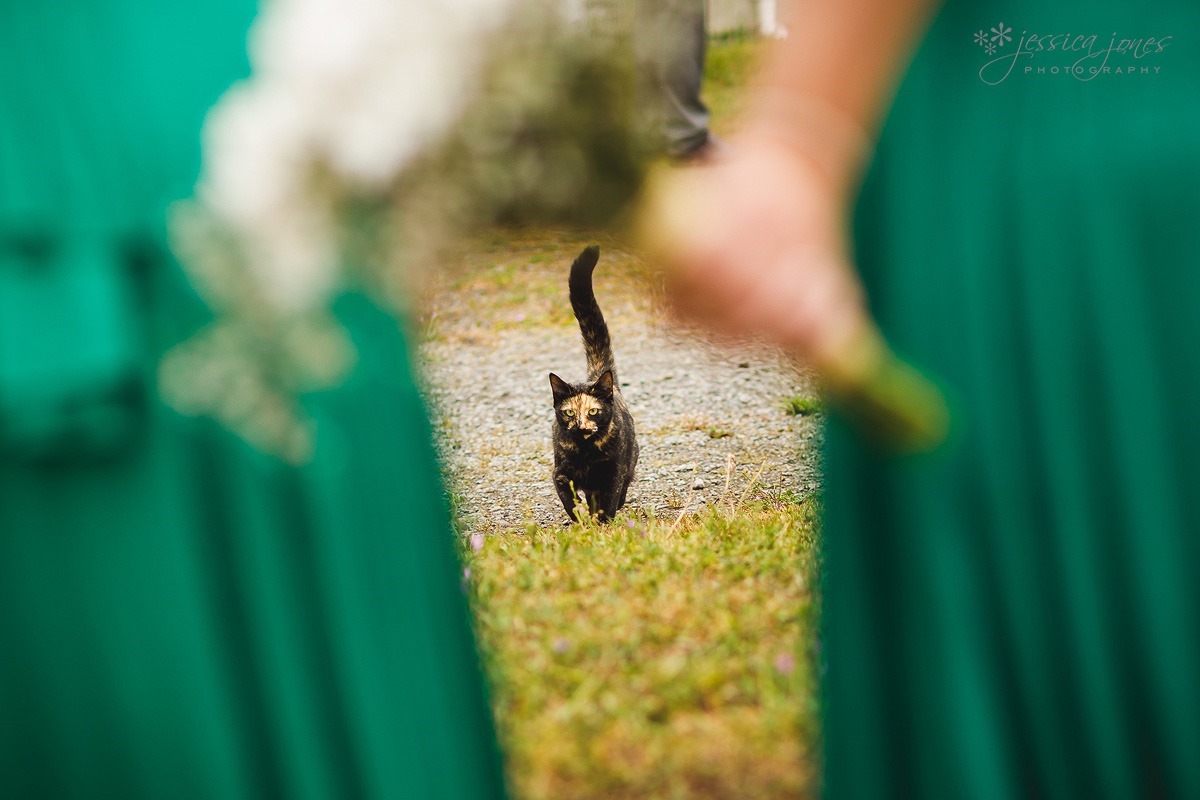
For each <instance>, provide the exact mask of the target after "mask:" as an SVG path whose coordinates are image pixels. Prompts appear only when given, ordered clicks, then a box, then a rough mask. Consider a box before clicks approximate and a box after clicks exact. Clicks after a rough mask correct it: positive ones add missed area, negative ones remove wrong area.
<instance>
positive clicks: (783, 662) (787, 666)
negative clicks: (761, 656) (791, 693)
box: [775, 653, 796, 675]
mask: <svg viewBox="0 0 1200 800" xmlns="http://www.w3.org/2000/svg"><path fill="white" fill-rule="evenodd" d="M795 668H796V657H795V656H793V655H792V654H791V653H780V654H779V655H778V656H776V657H775V671H776V672H778V673H779V674H780V675H791V674H792V670H794V669H795Z"/></svg>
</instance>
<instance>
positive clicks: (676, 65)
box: [634, 0, 708, 157]
mask: <svg viewBox="0 0 1200 800" xmlns="http://www.w3.org/2000/svg"><path fill="white" fill-rule="evenodd" d="M704 14H705V11H704V0H640V2H639V13H638V20H637V22H638V24H637V30H636V32H635V34H634V36H635V42H636V47H637V52H638V60H639V62H640V63H639V68H640V69H641V71H642V76H643V81H644V86H643V91H645V92H646V93H647V105H648V106H650V108H651V109H652V112H653V113H655V114H656V116H657V117H658V119H657V120H656V121H655V126H656V127H657V129H658V131H659V132H660V134H661V137H662V145H663V149H664V150H665V151H666V153H667V155H670V156H673V157H681V156H686V155H689V154H690V153H692V152H693V151H695V150H696V149H697V148H699V147H701V146H703V145H704V144H705V142H707V141H708V108H707V107H706V106H705V105H704V102H703V101H702V100H701V99H700V84H701V82H702V81H703V79H704V54H705V48H706V46H707V41H708V39H707V34H706V32H705V19H704Z"/></svg>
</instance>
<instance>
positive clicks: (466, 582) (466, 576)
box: [461, 567, 471, 594]
mask: <svg viewBox="0 0 1200 800" xmlns="http://www.w3.org/2000/svg"><path fill="white" fill-rule="evenodd" d="M461 585H462V590H463V594H466V593H467V592H468V591H470V589H471V568H470V567H464V568H463V574H462V583H461Z"/></svg>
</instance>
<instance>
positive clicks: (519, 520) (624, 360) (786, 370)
mask: <svg viewBox="0 0 1200 800" xmlns="http://www.w3.org/2000/svg"><path fill="white" fill-rule="evenodd" d="M600 280H601V278H600V272H599V271H598V272H597V295H598V296H599V299H600V305H601V307H602V308H603V309H604V311H605V314H606V317H607V318H608V322H609V326H610V330H611V333H612V338H613V343H614V350H615V352H616V360H617V370H618V373H619V376H620V380H621V390H622V391H623V392H624V394H625V398H626V401H627V402H628V403H629V406H630V409H631V410H632V412H633V416H634V419H635V422H636V424H637V431H638V441H639V444H640V446H641V458H640V460H639V463H638V470H637V477H636V478H635V480H634V483H633V485H632V486H631V487H630V493H629V507H631V508H632V509H634V510H635V511H636V510H641V511H642V512H644V513H652V514H655V515H658V516H667V515H670V516H675V515H678V514H679V513H680V512H681V511H684V510H688V509H691V510H695V509H698V508H699V507H701V506H702V505H703V504H705V503H718V502H721V503H724V502H731V501H737V500H739V499H741V498H742V497H743V496H750V497H753V496H754V495H755V493H767V494H772V493H776V492H783V491H786V492H790V493H793V494H795V495H799V496H804V495H808V494H811V493H813V492H815V491H817V490H818V488H819V481H820V477H819V467H818V463H817V452H818V450H819V446H820V439H821V424H820V418H819V417H812V416H792V415H789V414H787V413H785V411H784V410H783V402H784V400H785V398H788V397H790V396H795V395H801V396H805V397H812V396H813V394H814V392H813V387H812V383H811V380H810V379H809V378H808V377H807V376H805V375H804V374H803V373H801V372H800V371H799V370H797V369H796V368H795V367H793V366H792V365H791V364H790V363H789V362H788V360H787V359H786V358H784V357H783V356H782V354H781V353H780V352H779V351H777V350H775V349H773V348H770V347H766V346H761V345H727V344H716V343H713V342H711V341H707V340H705V339H704V338H702V337H701V336H699V335H696V334H695V333H689V332H686V331H682V330H680V329H679V328H678V327H676V326H673V325H670V324H668V323H666V322H665V321H664V320H662V319H661V318H660V317H659V315H658V314H656V313H655V312H654V311H652V310H651V309H650V308H649V304H647V303H638V302H620V300H619V297H618V296H617V295H616V294H615V293H614V295H613V301H612V302H609V303H606V301H605V292H604V287H602V286H601V284H600ZM562 284H563V287H562V288H563V294H564V297H563V302H564V303H565V302H566V298H565V290H566V285H565V284H566V272H565V269H564V271H563V274H562ZM458 291H459V292H460V294H461V293H462V292H464V291H469V290H461V289H460V290H458ZM463 301H464V298H463V297H461V296H459V297H455V296H454V294H453V292H450V293H446V292H443V293H442V294H441V295H440V296H438V297H435V299H434V305H435V307H436V306H437V305H439V304H441V305H449V304H454V303H461V302H463ZM610 306H612V308H611V310H610ZM466 324H467V323H465V322H462V321H461V318H460V321H459V322H454V323H451V325H450V327H449V328H446V327H443V328H442V329H440V330H439V331H438V333H437V335H436V336H434V338H433V339H431V340H430V341H427V342H425V343H424V344H423V345H422V346H421V350H420V353H421V357H422V361H423V368H424V380H425V382H426V384H427V391H428V393H429V396H430V399H431V402H432V406H433V416H434V420H435V427H436V431H437V436H438V445H439V449H440V450H441V452H442V457H443V460H444V462H445V466H446V470H447V473H448V479H449V484H450V488H451V490H452V491H453V492H454V494H455V496H456V499H457V502H458V504H459V512H460V514H462V515H463V518H464V520H465V522H466V526H467V528H468V529H469V530H471V531H481V532H490V531H496V530H508V529H513V528H522V527H525V526H527V525H529V524H537V525H554V524H560V523H563V522H565V521H566V515H565V513H564V512H563V509H562V506H561V504H560V503H559V501H558V498H557V496H556V495H555V493H554V489H553V486H552V485H551V482H550V471H551V462H552V451H551V444H550V431H551V424H552V421H553V418H554V413H553V410H552V407H551V398H550V386H549V382H548V379H547V373H549V372H557V373H558V374H559V375H561V376H562V377H563V378H565V379H567V380H580V379H582V377H583V372H584V356H583V345H582V342H581V341H580V338H579V332H578V329H577V328H567V327H564V326H562V325H545V324H542V325H538V324H530V325H527V326H518V327H512V328H508V329H504V330H499V331H496V332H494V333H490V334H489V335H486V336H477V335H472V334H470V333H469V332H464V331H463V330H456V328H462V327H463V326H465V325H466ZM471 324H472V325H477V321H473V322H472V323H471ZM475 329H476V330H477V328H475ZM456 334H462V335H456Z"/></svg>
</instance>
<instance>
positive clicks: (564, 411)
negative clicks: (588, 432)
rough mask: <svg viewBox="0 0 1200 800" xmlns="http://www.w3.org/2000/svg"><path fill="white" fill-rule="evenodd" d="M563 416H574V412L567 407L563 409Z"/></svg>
mask: <svg viewBox="0 0 1200 800" xmlns="http://www.w3.org/2000/svg"><path fill="white" fill-rule="evenodd" d="M563 416H564V417H573V416H575V412H574V411H572V410H571V409H569V408H567V409H564V410H563Z"/></svg>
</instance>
